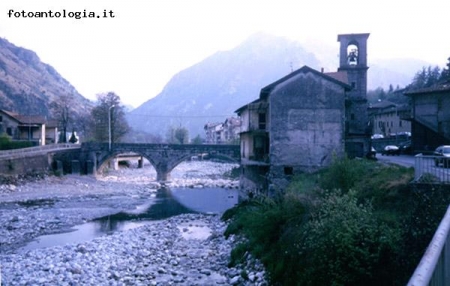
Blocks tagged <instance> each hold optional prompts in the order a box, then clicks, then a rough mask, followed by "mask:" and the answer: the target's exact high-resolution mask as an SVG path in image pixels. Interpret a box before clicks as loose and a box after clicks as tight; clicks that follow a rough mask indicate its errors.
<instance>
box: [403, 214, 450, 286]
mask: <svg viewBox="0 0 450 286" xmlns="http://www.w3.org/2000/svg"><path fill="white" fill-rule="evenodd" d="M449 232H450V206H449V207H448V208H447V212H446V213H445V215H444V217H443V219H442V221H441V223H440V224H439V227H438V229H437V230H436V233H435V234H434V236H433V239H432V240H431V243H430V244H429V245H428V248H427V250H426V252H425V254H424V255H423V257H422V259H421V260H420V263H419V265H418V266H417V268H416V270H415V271H414V274H413V275H412V276H411V278H410V280H409V282H408V286H428V285H433V286H448V285H450V236H449Z"/></svg>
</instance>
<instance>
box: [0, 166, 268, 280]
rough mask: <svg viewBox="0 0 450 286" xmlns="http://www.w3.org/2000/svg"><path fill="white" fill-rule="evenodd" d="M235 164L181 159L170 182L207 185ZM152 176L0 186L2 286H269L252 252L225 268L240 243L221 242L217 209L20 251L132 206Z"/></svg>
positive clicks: (120, 174)
mask: <svg viewBox="0 0 450 286" xmlns="http://www.w3.org/2000/svg"><path fill="white" fill-rule="evenodd" d="M233 167H235V166H233V165H229V164H217V163H212V162H204V163H186V164H183V165H181V166H180V168H179V169H178V170H176V172H173V180H172V184H177V185H180V186H181V185H185V186H192V187H195V186H196V187H200V186H209V185H210V183H209V180H211V181H212V182H216V178H217V179H219V177H221V175H222V174H223V173H225V172H226V171H227V170H230V169H231V168H233ZM155 177H156V173H154V174H153V171H152V170H151V168H150V170H148V168H147V169H146V168H144V169H141V170H137V169H134V170H120V171H117V172H111V173H109V174H108V175H106V176H102V177H97V178H93V177H88V176H65V177H45V178H43V179H40V180H36V181H34V182H28V183H23V182H22V183H20V184H15V183H14V182H13V181H11V182H10V183H9V184H4V185H2V187H1V188H0V193H1V194H0V250H1V255H0V263H1V278H2V281H1V282H2V284H1V285H268V284H267V282H266V279H265V271H264V268H263V266H262V265H261V264H260V263H259V262H258V261H257V260H255V259H252V258H251V257H250V256H248V259H247V262H246V263H245V265H238V266H236V267H228V263H229V260H230V252H231V249H232V247H233V246H234V245H235V244H236V243H237V242H236V238H235V237H230V238H228V239H225V237H224V235H223V233H224V231H225V228H226V223H225V222H223V221H221V220H220V214H215V215H206V214H184V215H179V216H176V217H172V218H169V219H165V220H161V221H155V222H152V223H149V224H146V225H144V226H141V227H138V228H134V229H131V230H127V231H122V232H116V233H114V234H112V235H106V236H100V237H97V238H95V239H93V240H90V241H85V242H80V243H73V244H67V245H59V246H53V247H47V248H38V249H32V250H22V249H21V248H20V246H22V245H24V244H25V243H26V242H28V241H29V240H31V239H34V238H36V237H37V236H38V235H42V234H49V233H57V232H61V231H62V230H67V229H68V228H70V227H71V226H74V225H77V224H80V223H83V222H86V221H89V220H92V219H94V218H98V217H101V216H104V215H108V214H113V213H116V212H118V211H122V210H130V209H133V208H135V207H136V206H137V205H139V204H141V203H142V202H143V201H144V200H145V199H147V198H148V196H149V194H151V193H152V192H153V193H154V192H155V191H156V190H155V188H154V187H153V185H152V184H151V183H152V182H153V181H154V179H155ZM223 180H224V181H223V182H221V183H220V184H223V185H224V186H230V187H232V186H234V184H235V182H233V181H232V180H225V179H223Z"/></svg>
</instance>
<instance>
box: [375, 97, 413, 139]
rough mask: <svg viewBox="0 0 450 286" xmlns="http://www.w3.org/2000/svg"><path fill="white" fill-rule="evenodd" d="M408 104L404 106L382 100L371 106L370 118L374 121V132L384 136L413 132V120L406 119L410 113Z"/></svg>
mask: <svg viewBox="0 0 450 286" xmlns="http://www.w3.org/2000/svg"><path fill="white" fill-rule="evenodd" d="M409 112H410V108H409V106H408V105H406V106H404V105H403V106H402V105H400V106H399V105H398V104H395V103H393V102H390V101H381V102H377V103H374V104H371V105H370V106H369V118H370V120H371V122H372V126H373V129H372V133H373V134H380V135H383V137H384V138H387V137H393V136H394V137H395V136H398V135H404V134H411V122H410V121H408V120H405V119H404V117H405V114H409Z"/></svg>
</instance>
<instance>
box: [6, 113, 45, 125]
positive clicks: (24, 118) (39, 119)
mask: <svg viewBox="0 0 450 286" xmlns="http://www.w3.org/2000/svg"><path fill="white" fill-rule="evenodd" d="M1 111H2V112H3V113H5V114H7V115H8V116H10V117H12V118H14V119H15V120H17V121H18V122H19V123H21V124H45V122H46V121H47V120H46V119H45V117H44V116H31V115H20V114H17V113H15V112H11V111H6V110H1Z"/></svg>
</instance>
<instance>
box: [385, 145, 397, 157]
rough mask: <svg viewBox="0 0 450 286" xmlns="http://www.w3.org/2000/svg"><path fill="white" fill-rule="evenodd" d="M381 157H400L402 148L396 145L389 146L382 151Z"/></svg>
mask: <svg viewBox="0 0 450 286" xmlns="http://www.w3.org/2000/svg"><path fill="white" fill-rule="evenodd" d="M381 155H400V148H398V147H397V146H395V145H387V146H386V147H384V149H383V151H381Z"/></svg>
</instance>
